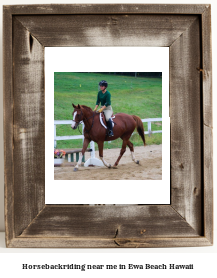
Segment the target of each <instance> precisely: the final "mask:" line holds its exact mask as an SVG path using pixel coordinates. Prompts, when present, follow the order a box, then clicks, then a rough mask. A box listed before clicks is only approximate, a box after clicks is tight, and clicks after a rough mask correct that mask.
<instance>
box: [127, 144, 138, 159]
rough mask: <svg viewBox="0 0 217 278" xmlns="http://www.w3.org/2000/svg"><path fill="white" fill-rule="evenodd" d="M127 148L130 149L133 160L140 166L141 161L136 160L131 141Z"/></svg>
mask: <svg viewBox="0 0 217 278" xmlns="http://www.w3.org/2000/svg"><path fill="white" fill-rule="evenodd" d="M127 146H128V147H129V148H130V152H131V157H132V160H133V161H134V162H135V163H136V164H139V160H136V158H135V154H134V148H133V143H132V142H130V140H128V142H127Z"/></svg>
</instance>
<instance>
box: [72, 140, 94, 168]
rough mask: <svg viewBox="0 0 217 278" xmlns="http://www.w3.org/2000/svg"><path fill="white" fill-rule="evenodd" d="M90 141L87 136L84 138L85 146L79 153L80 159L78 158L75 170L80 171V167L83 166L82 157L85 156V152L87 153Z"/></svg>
mask: <svg viewBox="0 0 217 278" xmlns="http://www.w3.org/2000/svg"><path fill="white" fill-rule="evenodd" d="M89 143H90V140H89V139H87V138H84V143H83V148H82V151H81V153H80V154H79V159H78V162H77V165H76V166H75V168H74V170H73V171H74V172H76V171H78V167H79V166H81V161H82V158H83V156H84V153H85V151H86V149H87V146H88V144H89Z"/></svg>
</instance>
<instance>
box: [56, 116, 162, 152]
mask: <svg viewBox="0 0 217 278" xmlns="http://www.w3.org/2000/svg"><path fill="white" fill-rule="evenodd" d="M142 122H143V123H148V131H145V134H148V135H149V136H150V135H151V134H152V133H162V130H155V131H152V130H151V123H152V122H162V118H150V119H142ZM71 124H72V120H55V121H54V147H56V141H58V140H71V139H83V140H84V135H68V136H57V135H56V126H57V125H71ZM83 129H84V124H83V123H82V131H83Z"/></svg>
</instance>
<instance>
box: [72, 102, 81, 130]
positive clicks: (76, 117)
mask: <svg viewBox="0 0 217 278" xmlns="http://www.w3.org/2000/svg"><path fill="white" fill-rule="evenodd" d="M72 106H73V107H74V111H73V113H72V116H73V120H72V125H71V128H73V129H76V128H77V127H78V125H79V123H80V122H81V121H82V120H83V118H84V114H83V112H82V108H81V106H80V105H79V104H78V105H74V104H73V103H72Z"/></svg>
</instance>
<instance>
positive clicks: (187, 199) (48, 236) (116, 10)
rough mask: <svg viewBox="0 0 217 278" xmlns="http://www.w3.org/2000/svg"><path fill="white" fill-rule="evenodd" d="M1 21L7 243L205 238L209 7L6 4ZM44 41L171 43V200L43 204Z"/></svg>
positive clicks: (208, 235) (208, 227) (141, 243)
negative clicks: (127, 202)
mask: <svg viewBox="0 0 217 278" xmlns="http://www.w3.org/2000/svg"><path fill="white" fill-rule="evenodd" d="M3 30H4V142H5V143H4V159H5V223H6V246H7V247H117V248H118V247H171V246H173V247H175V246H177V247H178V246H205V245H206V246H207V245H212V243H213V178H212V172H213V162H212V155H213V150H212V148H213V147H212V146H213V145H212V81H211V78H212V64H211V6H210V5H148V4H132V5H130V4H124V5H121V4H117V5H113V4H112V5H108V4H105V5H102V4H100V5H98V4H93V5H89V4H88V5H85V4H80V5H27V6H24V5H22V6H21V5H20V6H4V27H3ZM102 34H104V37H103V40H102V38H101V35H102ZM46 46H161V47H165V46H167V47H170V118H171V204H170V205H138V206H137V205H136V206H130V205H129V206H86V205H80V206H79V205H45V202H44V189H45V179H44V177H45V165H44V152H43V151H42V152H39V151H38V150H39V149H43V146H44V142H45V127H44V120H45V118H44V115H45V113H44V112H45V111H44V110H45V108H44V107H45V105H44V95H45V93H46V92H45V90H44V47H46ZM33 157H34V159H33Z"/></svg>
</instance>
